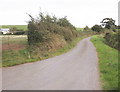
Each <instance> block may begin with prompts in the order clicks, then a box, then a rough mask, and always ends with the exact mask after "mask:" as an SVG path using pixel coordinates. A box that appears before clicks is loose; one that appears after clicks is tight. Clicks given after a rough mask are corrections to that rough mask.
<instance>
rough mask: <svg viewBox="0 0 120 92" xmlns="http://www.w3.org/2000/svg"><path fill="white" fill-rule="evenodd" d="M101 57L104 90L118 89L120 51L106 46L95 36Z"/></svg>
mask: <svg viewBox="0 0 120 92" xmlns="http://www.w3.org/2000/svg"><path fill="white" fill-rule="evenodd" d="M91 41H92V42H93V43H94V45H95V47H96V49H97V52H98V57H99V68H100V79H101V83H102V87H103V89H104V90H117V89H118V51H117V50H116V49H113V48H111V47H110V46H108V45H106V44H104V42H103V41H104V39H103V38H102V37H100V36H93V37H92V38H91Z"/></svg>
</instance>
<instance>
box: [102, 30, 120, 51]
mask: <svg viewBox="0 0 120 92" xmlns="http://www.w3.org/2000/svg"><path fill="white" fill-rule="evenodd" d="M119 36H120V32H116V33H106V35H105V37H104V38H105V43H106V44H108V45H109V46H111V47H113V48H115V49H118V50H119V51H120V47H119V46H118V45H119V41H120V40H119Z"/></svg>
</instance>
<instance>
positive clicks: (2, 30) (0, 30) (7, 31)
mask: <svg viewBox="0 0 120 92" xmlns="http://www.w3.org/2000/svg"><path fill="white" fill-rule="evenodd" d="M0 32H2V33H3V34H7V33H10V29H9V28H0Z"/></svg>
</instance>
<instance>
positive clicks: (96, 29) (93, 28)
mask: <svg viewBox="0 0 120 92" xmlns="http://www.w3.org/2000/svg"><path fill="white" fill-rule="evenodd" d="M91 29H92V30H93V31H95V32H101V31H102V27H101V25H94V26H93V27H92V28H91Z"/></svg>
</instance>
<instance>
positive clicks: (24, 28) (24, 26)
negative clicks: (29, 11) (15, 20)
mask: <svg viewBox="0 0 120 92" xmlns="http://www.w3.org/2000/svg"><path fill="white" fill-rule="evenodd" d="M13 27H15V28H17V29H19V30H27V25H2V26H0V28H13Z"/></svg>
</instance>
